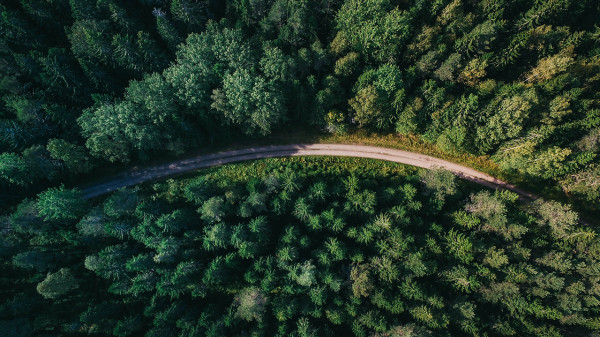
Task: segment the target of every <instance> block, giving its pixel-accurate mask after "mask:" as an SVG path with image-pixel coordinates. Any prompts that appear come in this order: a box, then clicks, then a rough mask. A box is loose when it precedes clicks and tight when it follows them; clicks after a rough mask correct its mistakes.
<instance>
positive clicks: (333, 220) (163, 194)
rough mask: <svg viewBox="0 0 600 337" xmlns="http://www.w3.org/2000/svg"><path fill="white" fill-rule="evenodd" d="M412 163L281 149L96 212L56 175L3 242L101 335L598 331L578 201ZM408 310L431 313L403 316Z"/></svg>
mask: <svg viewBox="0 0 600 337" xmlns="http://www.w3.org/2000/svg"><path fill="white" fill-rule="evenodd" d="M414 172H415V171H414V170H409V169H407V168H405V167H403V166H399V165H397V164H392V163H385V162H378V161H369V160H354V159H347V158H320V159H318V158H287V159H269V160H264V161H256V162H250V163H245V164H236V165H231V166H223V167H219V168H212V169H207V170H205V171H202V172H200V173H199V174H198V175H197V176H196V177H190V178H184V179H182V180H177V181H170V182H163V183H158V184H155V185H154V186H149V187H142V188H136V189H125V190H121V191H118V192H115V193H114V194H113V195H111V196H109V197H108V198H107V199H106V200H105V201H103V202H102V203H98V204H96V205H95V206H91V207H89V208H87V207H86V206H85V205H80V204H77V202H76V200H77V199H76V198H75V197H76V194H77V192H76V191H70V190H65V189H64V188H60V189H51V190H49V191H47V192H44V194H41V195H40V197H39V199H38V201H29V202H25V203H23V204H21V205H20V206H19V207H18V208H17V211H16V212H15V214H13V215H12V216H11V217H10V218H9V219H8V225H9V226H11V228H13V229H14V230H15V233H18V235H20V236H27V237H28V238H30V239H29V240H30V243H29V246H27V243H25V247H27V249H26V250H23V251H18V250H14V253H13V252H12V251H11V252H8V251H7V253H8V254H7V256H9V258H10V260H9V261H12V263H11V268H13V267H14V268H19V269H18V270H20V273H23V275H32V277H33V280H34V281H32V283H29V287H30V289H33V286H35V285H36V284H38V283H39V286H37V287H38V291H39V293H41V294H42V295H44V296H45V297H47V298H48V299H47V301H52V302H51V303H52V306H48V307H46V306H41V307H40V308H41V309H40V310H42V313H41V314H40V315H42V317H50V316H48V315H50V313H49V312H50V311H48V310H50V309H46V308H54V307H60V306H61V303H65V304H66V305H68V306H69V308H68V309H65V310H66V313H65V315H67V316H66V317H75V319H79V321H80V322H81V323H82V326H81V329H85V331H86V332H87V333H101V331H107V333H113V334H116V335H123V336H127V335H135V334H140V333H144V334H148V335H154V334H163V333H166V332H167V331H170V333H171V332H172V333H175V334H181V333H187V332H186V331H201V332H202V333H205V334H206V335H210V334H215V335H228V334H233V332H234V331H239V330H240V329H245V331H246V330H247V331H254V332H259V331H263V332H264V333H265V334H270V335H277V334H278V333H282V331H287V332H289V333H298V334H303V335H318V334H320V333H328V331H347V332H348V334H350V335H352V334H356V335H372V336H392V335H394V334H396V335H398V334H407V333H411V334H419V335H433V334H444V333H446V334H448V333H449V334H450V335H458V334H460V335H462V334H464V333H468V334H473V333H481V334H483V333H486V334H490V335H492V334H495V333H497V331H509V332H510V331H514V333H523V334H527V333H528V331H531V330H536V331H538V330H539V331H542V330H543V329H546V330H545V331H554V332H555V334H556V335H566V334H567V329H572V328H573V327H574V326H575V327H577V329H581V331H586V332H588V331H592V330H593V328H590V327H589V326H593V320H594V317H595V315H596V312H595V311H594V310H595V309H594V307H595V303H600V300H599V299H598V292H597V291H596V290H595V289H596V288H597V285H596V284H597V282H596V281H597V280H596V279H595V278H596V275H597V268H596V267H595V266H597V265H598V261H597V260H598V259H599V258H600V254H598V251H600V248H598V247H600V244H599V243H598V238H597V236H596V235H595V231H594V230H592V229H589V228H579V227H578V225H577V224H576V220H577V214H576V213H574V212H573V211H571V210H570V208H569V207H566V206H564V205H561V204H559V203H556V202H545V201H537V202H535V203H534V204H533V206H532V207H520V205H519V204H518V202H517V199H516V197H515V196H514V195H512V194H510V193H505V192H495V193H490V192H488V191H476V190H474V188H473V187H472V185H468V184H465V183H462V182H460V181H457V180H455V178H454V176H453V175H452V174H451V173H449V172H440V171H435V170H434V171H429V172H420V173H419V174H414ZM383 173H385V176H384V175H383ZM419 181H421V182H423V184H419V183H418V182H419ZM465 195H470V197H469V198H468V199H466V200H465V199H464V196H465ZM174 196H179V197H174ZM70 208H73V209H74V210H71V211H69V212H68V213H67V212H65V210H67V209H70ZM80 208H81V209H80ZM422 210H426V212H423V211H422ZM84 212H85V213H87V214H83V213H84ZM79 218H81V220H80V222H79V223H78V224H77V225H76V226H73V227H68V226H65V223H73V222H74V221H75V220H77V219H79ZM57 229H58V230H57ZM55 232H56V233H55ZM36 243H43V244H42V245H36ZM59 247H60V248H59ZM52 251H55V252H52ZM67 251H68V252H69V255H68V257H67V254H64V253H63V252H67ZM57 267H58V268H63V269H60V270H59V272H57V273H49V274H48V275H47V276H46V279H44V275H39V273H44V272H47V271H48V270H55V268H57ZM69 270H70V271H69ZM34 274H35V275H37V276H33V275H34ZM17 275H20V274H15V277H19V276H17ZM344 280H346V281H347V282H346V281H344ZM90 289H94V291H91V290H90ZM69 295H72V296H69ZM139 307H144V308H146V310H145V312H144V314H143V315H142V314H139V315H138V314H134V316H131V314H128V312H134V313H135V311H129V310H133V309H135V308H139ZM192 308H194V309H192ZM482 308H485V310H483V309H482ZM69 315H70V316H69ZM399 316H407V317H409V318H408V319H412V320H413V321H414V322H415V324H419V325H414V324H413V325H411V324H409V325H397V323H398V321H397V317H399ZM11 317H13V316H11ZM11 317H9V318H10V319H13V318H11ZM14 317H15V318H18V317H20V316H19V315H16V316H14ZM76 317H79V318H76ZM567 317H569V318H567ZM562 319H569V322H571V323H570V324H571V325H569V326H568V327H565V326H564V325H562V324H561V323H560V320H562ZM523 321H526V322H528V323H527V324H521V323H520V322H523ZM172 322H175V323H174V324H173V325H171V324H172ZM189 322H193V323H189ZM502 322H509V323H502ZM590 322H591V323H590ZM193 327H195V328H193ZM34 329H35V331H38V330H39V329H40V327H37V326H36V327H34ZM194 329H196V330H194ZM65 331H66V330H65Z"/></svg>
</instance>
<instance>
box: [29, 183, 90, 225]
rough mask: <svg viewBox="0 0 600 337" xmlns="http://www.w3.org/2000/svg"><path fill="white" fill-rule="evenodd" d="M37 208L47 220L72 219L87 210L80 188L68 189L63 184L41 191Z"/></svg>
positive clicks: (77, 217) (75, 218)
mask: <svg viewBox="0 0 600 337" xmlns="http://www.w3.org/2000/svg"><path fill="white" fill-rule="evenodd" d="M37 208H38V211H39V214H40V215H41V216H43V217H44V220H46V221H50V220H53V221H72V220H77V219H79V218H80V217H81V215H82V214H83V213H84V212H85V210H86V201H85V200H84V199H83V198H82V196H81V192H80V191H79V190H77V189H75V190H68V189H65V188H64V186H61V187H59V188H50V189H48V190H47V191H45V192H43V193H40V194H39V195H38V200H37Z"/></svg>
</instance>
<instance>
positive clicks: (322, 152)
mask: <svg viewBox="0 0 600 337" xmlns="http://www.w3.org/2000/svg"><path fill="white" fill-rule="evenodd" d="M289 156H339V157H360V158H371V159H380V160H386V161H392V162H396V163H402V164H407V165H412V166H417V167H423V168H426V169H431V168H436V167H439V168H444V169H446V170H448V171H450V172H452V173H454V174H456V175H457V176H459V177H461V178H463V179H466V180H470V181H473V182H476V183H478V184H481V185H484V186H487V187H491V188H499V189H505V190H510V191H513V192H515V193H517V194H519V196H520V197H521V198H522V199H525V200H535V199H537V198H538V197H537V196H535V195H533V194H531V193H528V192H526V191H523V190H521V189H519V188H517V187H515V186H513V185H511V184H509V183H507V182H504V181H502V180H498V179H496V178H494V177H492V176H490V175H488V174H485V173H482V172H479V171H476V170H474V169H472V168H469V167H466V166H463V165H459V164H455V163H452V162H449V161H445V160H442V159H438V158H435V157H431V156H426V155H422V154H419V153H414V152H408V151H402V150H394V149H388V148H382V147H376V146H364V145H343V144H299V145H274V146H265V147H252V148H248V149H242V150H233V151H227V152H218V153H213V154H208V155H200V156H196V157H193V158H188V159H183V160H178V161H175V162H171V163H168V164H163V165H157V166H153V167H148V168H142V169H134V170H130V171H127V172H124V173H121V174H119V175H116V176H113V177H111V178H108V179H106V180H104V181H101V182H98V183H96V184H94V185H91V186H88V187H85V188H83V189H82V191H83V195H84V198H86V199H89V198H93V197H96V196H99V195H102V194H105V193H108V192H112V191H115V190H117V189H119V188H122V187H127V186H132V185H137V184H139V183H143V182H146V181H150V180H154V179H158V178H164V177H168V176H171V175H176V174H180V173H184V172H189V171H193V170H197V169H201V168H206V167H211V166H217V165H223V164H228V163H235V162H240V161H246V160H253V159H262V158H273V157H289Z"/></svg>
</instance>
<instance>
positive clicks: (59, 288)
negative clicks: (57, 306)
mask: <svg viewBox="0 0 600 337" xmlns="http://www.w3.org/2000/svg"><path fill="white" fill-rule="evenodd" d="M78 287H79V284H78V282H77V280H76V279H75V278H74V277H73V275H72V274H71V271H70V270H69V269H68V268H62V269H60V270H59V271H57V272H56V273H49V274H48V275H47V276H46V278H45V279H44V280H43V281H42V282H40V283H38V285H37V287H36V289H37V292H38V293H39V294H40V295H42V296H44V298H50V299H57V298H60V297H62V296H64V295H65V294H67V293H69V292H70V291H72V290H74V289H77V288H78Z"/></svg>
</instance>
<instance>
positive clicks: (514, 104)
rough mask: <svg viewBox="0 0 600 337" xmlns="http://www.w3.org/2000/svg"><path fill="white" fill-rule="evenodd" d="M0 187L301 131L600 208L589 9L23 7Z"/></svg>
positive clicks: (599, 35)
mask: <svg viewBox="0 0 600 337" xmlns="http://www.w3.org/2000/svg"><path fill="white" fill-rule="evenodd" d="M0 14H1V15H0V55H1V61H2V62H1V63H0V74H1V77H2V81H1V84H0V98H1V99H0V187H1V188H2V191H3V192H2V193H1V195H0V198H2V199H1V200H2V201H3V202H5V203H9V202H10V203H15V202H17V201H18V200H19V199H20V198H23V197H24V196H26V195H27V194H28V193H37V192H40V191H41V190H42V188H44V187H47V186H53V185H54V186H55V185H56V184H57V182H58V181H64V180H65V179H72V178H73V177H77V176H79V175H81V174H85V173H88V172H90V171H91V170H93V169H94V168H98V167H100V169H101V168H102V167H106V165H108V164H110V163H123V162H131V161H143V160H146V159H149V158H153V157H156V156H157V155H161V156H162V155H165V154H175V155H177V154H181V153H182V152H184V151H186V150H187V149H190V148H193V149H196V148H200V147H206V146H210V145H211V144H218V143H220V142H222V141H223V140H224V139H231V138H236V137H242V136H244V135H246V136H250V137H262V136H265V135H268V134H270V133H272V132H273V131H276V130H279V129H281V128H285V127H288V126H294V125H297V124H307V125H312V126H314V127H315V128H321V129H326V130H329V131H331V132H344V131H345V130H347V129H348V127H349V126H358V127H362V128H367V129H371V130H376V131H381V132H397V133H399V134H417V135H420V136H421V137H422V139H424V140H426V141H428V142H431V143H435V144H436V145H437V146H438V147H439V148H440V149H442V150H443V151H447V152H451V153H463V152H465V153H471V154H476V155H489V156H491V158H492V160H494V161H495V162H497V163H498V164H499V166H500V168H501V169H502V170H504V171H506V172H510V173H513V174H516V175H519V176H521V177H524V178H525V179H529V180H531V181H537V182H543V181H550V180H552V181H555V182H558V183H559V184H560V186H561V187H562V189H563V190H564V191H566V192H567V193H568V194H570V195H573V196H576V197H578V198H579V199H581V200H586V201H587V205H588V207H590V208H597V207H598V206H600V205H599V204H598V198H599V197H600V166H599V165H600V164H599V162H598V156H597V155H598V151H599V149H600V129H599V128H600V106H599V102H598V99H599V98H598V92H600V90H599V86H598V79H599V77H598V74H599V73H600V72H599V70H600V43H599V42H598V41H600V30H599V29H600V28H598V26H599V25H598V19H597V18H598V17H599V16H600V5H599V4H598V2H597V1H595V0H581V1H574V0H544V1H538V0H535V1H534V0H502V1H498V0H484V1H470V0H435V1H429V0H410V1H409V0H403V1H400V0H345V1H344V0H323V1H306V0H302V1H289V0H231V1H223V2H221V1H214V0H138V1H127V2H122V1H116V0H77V1H74V0H20V1H17V0H12V1H5V2H3V3H2V5H0Z"/></svg>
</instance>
